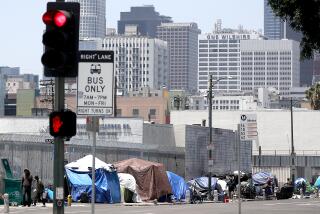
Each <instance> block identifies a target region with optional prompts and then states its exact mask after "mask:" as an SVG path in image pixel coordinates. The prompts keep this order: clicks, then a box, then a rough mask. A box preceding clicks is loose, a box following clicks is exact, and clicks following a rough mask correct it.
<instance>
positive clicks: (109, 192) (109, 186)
mask: <svg viewBox="0 0 320 214" xmlns="http://www.w3.org/2000/svg"><path fill="white" fill-rule="evenodd" d="M95 184H96V202H98V203H105V202H107V203H110V204H114V203H120V202H121V193H120V182H119V178H118V175H117V172H115V171H113V172H108V171H106V170H105V169H97V170H96V183H95ZM89 194H90V195H91V188H90V192H89Z"/></svg>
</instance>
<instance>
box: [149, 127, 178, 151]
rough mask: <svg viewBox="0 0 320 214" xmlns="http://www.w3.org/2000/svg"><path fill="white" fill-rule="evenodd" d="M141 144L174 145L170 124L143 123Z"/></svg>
mask: <svg viewBox="0 0 320 214" xmlns="http://www.w3.org/2000/svg"><path fill="white" fill-rule="evenodd" d="M143 144H148V145H159V146H167V147H170V146H171V147H176V146H177V145H176V142H175V139H174V129H173V127H172V125H160V124H148V123H144V124H143Z"/></svg>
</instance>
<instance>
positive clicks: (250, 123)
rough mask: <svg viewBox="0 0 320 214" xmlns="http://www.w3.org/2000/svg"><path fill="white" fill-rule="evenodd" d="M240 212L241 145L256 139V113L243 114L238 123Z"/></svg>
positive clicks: (239, 204) (239, 203) (239, 206)
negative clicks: (243, 142)
mask: <svg viewBox="0 0 320 214" xmlns="http://www.w3.org/2000/svg"><path fill="white" fill-rule="evenodd" d="M238 135H239V138H238V139H237V144H238V197H239V201H238V214H241V182H240V177H241V162H240V161H241V158H240V154H241V152H240V146H241V142H242V141H247V140H256V139H257V136H258V132H257V115H256V114H242V115H241V116H240V125H238Z"/></svg>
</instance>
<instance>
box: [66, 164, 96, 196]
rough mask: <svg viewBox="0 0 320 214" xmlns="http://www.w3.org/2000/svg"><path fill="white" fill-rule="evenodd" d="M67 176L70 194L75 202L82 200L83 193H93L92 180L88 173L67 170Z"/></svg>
mask: <svg viewBox="0 0 320 214" xmlns="http://www.w3.org/2000/svg"><path fill="white" fill-rule="evenodd" d="M66 175H67V178H68V181H69V186H70V192H71V196H72V199H73V201H78V200H80V195H81V193H83V192H89V190H90V191H91V185H92V179H91V177H90V176H89V174H87V173H77V172H74V171H71V170H69V169H66Z"/></svg>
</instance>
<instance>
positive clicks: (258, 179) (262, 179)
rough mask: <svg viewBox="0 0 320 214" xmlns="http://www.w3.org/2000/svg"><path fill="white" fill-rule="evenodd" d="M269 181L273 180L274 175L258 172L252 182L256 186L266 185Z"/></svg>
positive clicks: (253, 176)
mask: <svg viewBox="0 0 320 214" xmlns="http://www.w3.org/2000/svg"><path fill="white" fill-rule="evenodd" d="M269 179H273V176H272V174H271V173H269V172H258V173H255V174H254V175H252V181H253V184H255V185H263V184H266V183H267V182H268V180H269Z"/></svg>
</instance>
